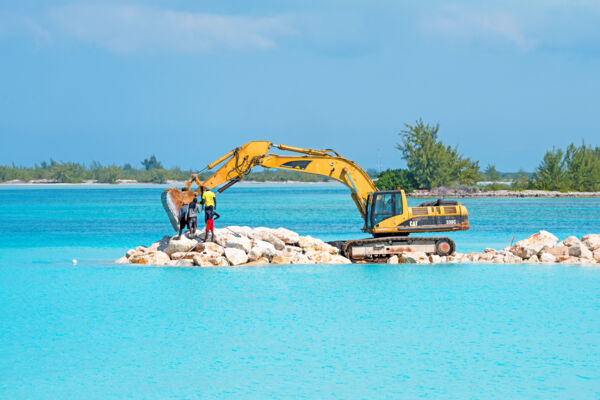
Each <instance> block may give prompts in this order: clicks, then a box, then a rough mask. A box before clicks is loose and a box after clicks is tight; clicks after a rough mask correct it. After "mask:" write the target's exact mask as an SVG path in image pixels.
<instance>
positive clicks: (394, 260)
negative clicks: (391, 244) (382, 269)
mask: <svg viewBox="0 0 600 400" xmlns="http://www.w3.org/2000/svg"><path fill="white" fill-rule="evenodd" d="M387 264H398V256H397V255H393V256H391V257H390V258H388V260H387Z"/></svg>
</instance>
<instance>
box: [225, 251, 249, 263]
mask: <svg viewBox="0 0 600 400" xmlns="http://www.w3.org/2000/svg"><path fill="white" fill-rule="evenodd" d="M225 257H227V260H228V261H229V263H230V264H231V265H240V264H245V263H247V262H248V255H247V254H246V252H245V251H244V250H241V249H238V248H235V247H227V248H225Z"/></svg>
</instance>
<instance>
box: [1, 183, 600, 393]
mask: <svg viewBox="0 0 600 400" xmlns="http://www.w3.org/2000/svg"><path fill="white" fill-rule="evenodd" d="M161 190H162V188H160V187H157V186H148V187H132V188H125V187H120V186H119V187H109V188H107V187H103V186H94V187H80V186H78V187H75V188H72V187H69V188H60V187H34V188H31V187H27V188H22V187H0V221H1V222H0V224H1V225H0V226H1V228H0V328H1V329H0V398H9V399H15V398H17V399H19V398H26V399H31V398H39V399H57V398H61V399H68V398H75V399H79V398H90V399H106V398H207V399H212V398H257V399H263V398H381V397H392V398H395V397H405V398H415V397H428V398H436V399H437V398H506V397H507V396H512V397H516V398H531V397H536V398H539V397H544V398H547V397H549V398H600V269H596V268H590V267H578V266H562V265H561V266H540V265H532V266H525V265H515V266H511V265H476V264H472V265H444V266H387V265H351V266H318V265H317V266H292V267H268V268H215V269H191V268H181V269H175V268H158V267H145V268H144V267H141V268H138V267H131V266H117V265H114V264H111V262H110V260H113V259H115V258H118V257H120V256H121V255H123V254H124V252H125V251H126V250H127V249H128V248H131V247H134V246H137V245H139V244H144V243H145V244H150V243H151V242H153V241H154V240H156V239H158V238H160V237H162V235H163V234H165V233H170V229H171V228H170V225H169V223H168V220H167V219H166V217H165V216H164V213H163V211H162V209H161V206H160V201H159V194H160V191H161ZM419 201H421V200H418V199H411V200H410V203H411V204H416V203H418V202H419ZM463 203H464V204H466V205H467V207H468V208H469V212H470V221H471V227H472V229H471V231H469V232H459V233H454V234H451V235H450V236H451V237H452V238H453V239H454V240H455V241H456V243H457V247H458V249H459V251H463V252H466V251H471V250H481V249H482V248H483V247H487V246H491V247H497V248H501V247H504V246H505V245H506V244H507V243H508V242H509V241H510V239H511V237H512V236H513V235H516V238H517V239H518V238H522V237H525V236H527V235H529V234H531V233H534V232H535V231H537V230H539V229H542V228H543V229H547V230H549V231H551V232H553V233H555V234H557V235H558V236H559V237H561V238H563V237H566V236H568V235H571V234H575V235H579V236H581V235H582V234H585V233H590V232H600V229H599V228H600V225H599V221H600V199H465V200H463ZM219 209H220V212H221V215H222V216H223V217H222V219H221V220H219V221H217V222H219V223H220V226H223V225H234V224H235V225H250V226H260V225H263V226H271V227H277V226H285V227H287V228H290V229H293V230H296V231H298V232H300V233H301V234H311V235H314V236H317V237H320V238H322V239H325V240H333V239H343V238H354V237H361V236H363V235H362V234H361V232H360V227H361V220H360V217H359V216H358V215H357V212H356V210H355V209H354V205H353V203H352V201H351V200H350V197H349V196H348V193H347V190H346V189H345V188H344V187H342V186H337V185H247V186H237V187H234V188H231V189H230V190H228V191H227V192H225V193H224V194H223V195H221V196H219ZM74 258H75V259H77V260H79V264H78V265H77V266H74V265H72V263H71V259H74Z"/></svg>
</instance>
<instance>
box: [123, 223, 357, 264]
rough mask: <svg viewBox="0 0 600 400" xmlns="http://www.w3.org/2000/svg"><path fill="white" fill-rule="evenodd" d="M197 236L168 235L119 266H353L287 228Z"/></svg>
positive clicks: (138, 249) (231, 230)
mask: <svg viewBox="0 0 600 400" xmlns="http://www.w3.org/2000/svg"><path fill="white" fill-rule="evenodd" d="M203 240H204V232H199V233H198V234H197V235H196V236H186V235H183V236H181V238H178V237H177V236H174V237H170V236H165V237H163V238H162V239H161V240H159V241H158V242H155V243H153V244H152V245H150V247H145V246H139V247H136V248H135V249H130V250H129V251H127V254H126V255H125V256H123V257H121V258H119V259H118V260H116V262H117V263H119V264H147V265H165V266H188V267H192V266H198V267H220V266H259V265H267V264H350V263H351V262H350V260H348V259H347V258H345V257H343V256H341V255H340V254H339V251H338V249H337V248H336V247H333V246H331V245H329V244H327V243H325V242H323V241H322V240H319V239H315V238H313V237H310V236H300V235H298V234H297V233H296V232H292V231H290V230H288V229H285V228H278V229H270V228H250V227H247V226H230V227H227V228H224V229H215V241H216V243H213V242H204V241H203Z"/></svg>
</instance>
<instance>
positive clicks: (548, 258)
mask: <svg viewBox="0 0 600 400" xmlns="http://www.w3.org/2000/svg"><path fill="white" fill-rule="evenodd" d="M540 262H543V263H554V262H556V256H554V255H552V254H550V253H542V255H541V256H540Z"/></svg>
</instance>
